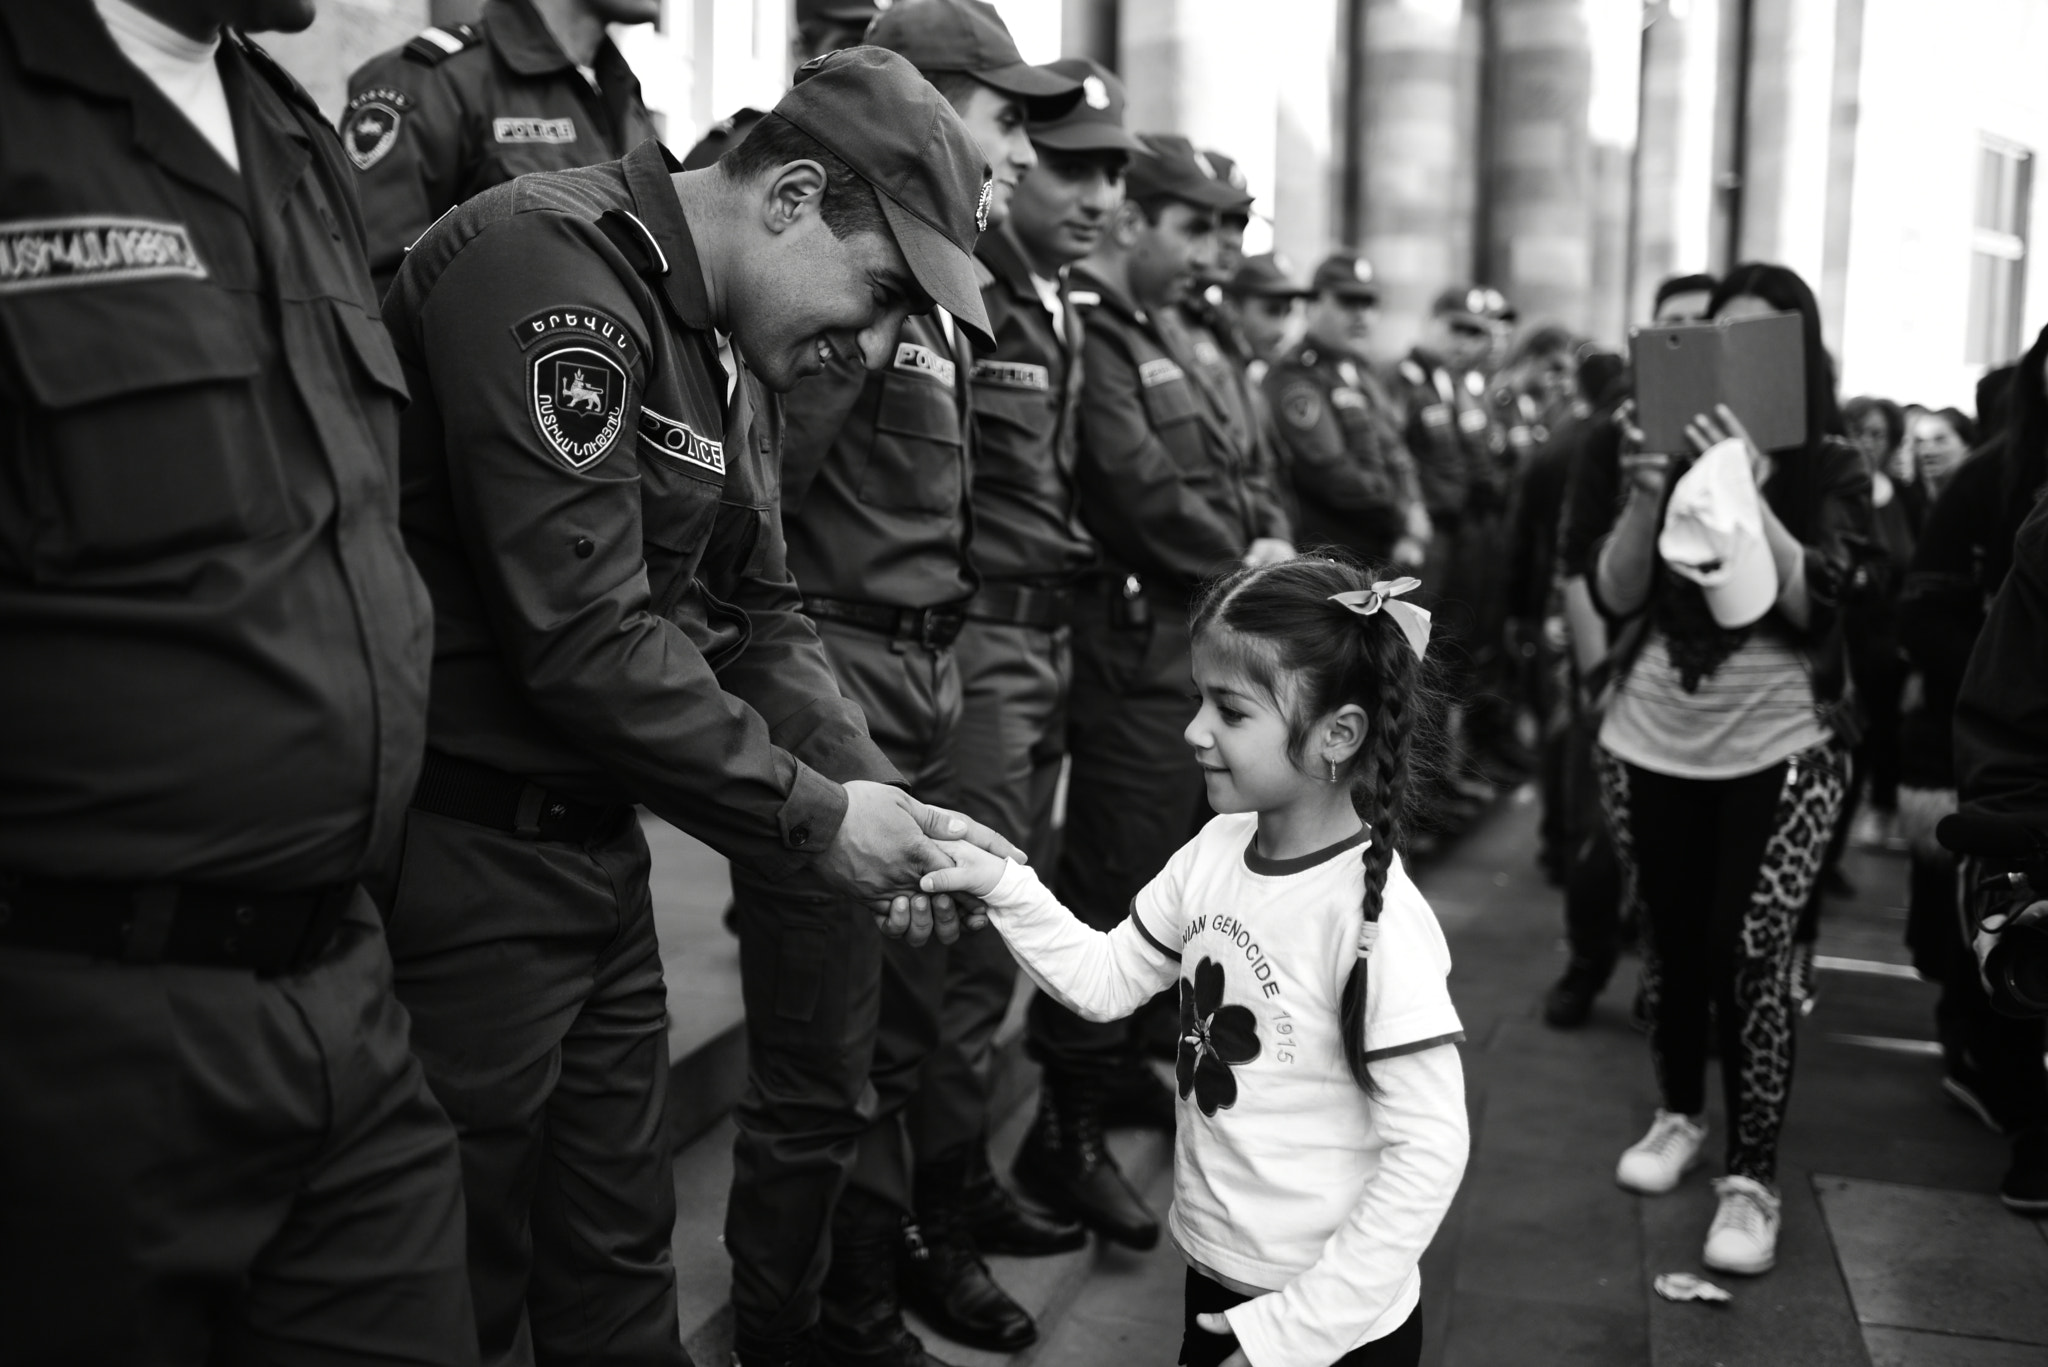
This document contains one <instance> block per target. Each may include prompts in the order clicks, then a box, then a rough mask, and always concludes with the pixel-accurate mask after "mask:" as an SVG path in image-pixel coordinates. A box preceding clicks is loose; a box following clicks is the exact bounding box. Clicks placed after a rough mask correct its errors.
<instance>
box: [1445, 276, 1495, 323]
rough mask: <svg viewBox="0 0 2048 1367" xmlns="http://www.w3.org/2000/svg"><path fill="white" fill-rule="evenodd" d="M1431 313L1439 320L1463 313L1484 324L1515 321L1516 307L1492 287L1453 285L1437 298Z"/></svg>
mask: <svg viewBox="0 0 2048 1367" xmlns="http://www.w3.org/2000/svg"><path fill="white" fill-rule="evenodd" d="M1430 312H1432V313H1434V314H1435V315H1436V316H1437V317H1439V318H1442V317H1444V316H1446V315H1447V314H1454V313H1462V314H1466V315H1468V316H1469V317H1472V318H1476V319H1478V320H1479V321H1480V322H1482V323H1512V322H1514V321H1515V307H1514V305H1512V304H1510V303H1509V302H1508V297H1507V296H1506V295H1505V294H1502V293H1501V292H1500V291H1499V290H1497V289H1495V288H1493V287H1492V286H1491V285H1453V286H1451V287H1450V288H1449V289H1447V290H1445V291H1444V292H1443V293H1442V294H1439V295H1438V296H1437V297H1436V305H1435V307H1434V308H1432V309H1431V310H1430Z"/></svg>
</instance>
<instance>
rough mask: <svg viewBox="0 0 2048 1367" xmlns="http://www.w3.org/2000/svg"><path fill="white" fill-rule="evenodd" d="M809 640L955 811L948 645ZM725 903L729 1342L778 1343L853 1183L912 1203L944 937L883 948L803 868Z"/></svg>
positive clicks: (804, 1306)
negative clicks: (735, 932)
mask: <svg viewBox="0 0 2048 1367" xmlns="http://www.w3.org/2000/svg"><path fill="white" fill-rule="evenodd" d="M818 634H819V636H820V637H821V638H823V640H824V642H825V650H826V654H827V655H829V656H830V657H831V660H832V668H833V672H834V673H835V674H836V675H837V676H838V679H839V686H840V688H841V689H842V690H843V691H844V692H845V693H846V695H847V696H848V697H849V698H852V699H853V700H854V701H855V702H857V703H859V704H860V705H861V708H862V710H863V711H864V712H865V713H866V714H867V722H868V733H869V734H870V735H871V736H872V737H873V738H874V740H875V743H876V745H878V746H880V747H881V749H882V752H883V753H884V754H886V755H887V756H888V757H889V759H890V762H891V763H893V764H894V765H895V766H896V768H897V771H898V772H899V773H901V774H902V775H903V777H904V778H905V779H906V780H907V781H908V782H909V784H910V790H911V791H912V792H913V793H915V794H916V795H917V796H918V797H919V798H921V799H924V800H925V801H928V802H935V803H939V804H941V805H952V803H953V801H954V789H953V732H954V729H955V728H956V727H957V726H958V724H959V718H960V676H959V671H958V668H957V664H956V661H955V659H954V657H953V653H952V651H950V650H941V651H932V650H927V649H925V648H924V647H923V646H919V645H916V644H914V643H909V642H902V641H891V640H890V639H889V638H887V637H884V636H882V635H880V634H879V633H875V632H868V631H863V630H861V629H859V628H858V627H845V626H840V625H839V624H837V623H833V622H821V623H819V624H818ZM733 895H734V901H735V902H736V904H737V905H738V907H739V915H738V924H739V932H740V987H741V995H742V998H743V1000H744V1002H745V1005H746V1012H747V1086H746V1090H745V1091H744V1092H743V1093H742V1094H741V1097H740V1102H739V1106H738V1108H737V1109H736V1110H735V1112H734V1120H735V1122H736V1123H737V1126H738V1130H739V1133H738V1135H737V1137H736V1138H735V1140H734V1142H733V1179H732V1196H731V1200H730V1202H729V1204H728V1205H727V1208H726V1219H725V1243H726V1250H727V1252H729V1253H730V1254H731V1255H732V1260H733V1294H732V1300H733V1312H734V1315H735V1317H736V1319H737V1326H738V1332H739V1334H740V1335H741V1337H742V1338H743V1339H744V1340H746V1341H748V1342H775V1341H780V1340H786V1339H792V1338H796V1337H799V1336H801V1335H803V1334H805V1333H807V1332H808V1331H809V1330H810V1329H811V1327H812V1326H813V1325H815V1324H816V1323H817V1319H818V1291H819V1287H820V1286H821V1285H822V1284H823V1282H824V1278H825V1270H826V1268H827V1267H828V1266H829V1265H830V1263H831V1248H832V1244H831V1228H832V1214H833V1210H834V1208H835V1207H836V1206H837V1205H838V1201H839V1196H840V1193H841V1192H842V1191H843V1190H844V1189H845V1187H846V1186H847V1184H848V1183H849V1182H851V1183H852V1184H854V1185H856V1186H858V1187H860V1188H862V1189H863V1190H865V1191H868V1192H871V1193H873V1194H874V1195H875V1196H877V1197H879V1198H880V1199H881V1200H883V1201H885V1202H887V1203H889V1204H891V1205H895V1206H898V1207H906V1208H907V1207H908V1205H909V1203H910V1159H909V1153H908V1140H907V1137H906V1135H905V1130H904V1123H905V1114H906V1111H907V1108H908V1107H909V1104H910V1101H911V1099H912V1098H913V1097H914V1096H916V1095H917V1092H918V1089H919V1084H920V1081H921V1077H922V1073H923V1069H924V1066H925V1061H926V1060H927V1059H928V1058H929V1057H930V1055H931V1052H932V1049H933V1046H934V1045H935V1044H936V1043H937V1041H938V1038H939V1014H938V1013H939V1002H940V999H941V997H942V995H943V991H944V985H945V981H946V971H947V963H948V958H949V954H948V949H947V947H946V946H944V945H941V944H939V943H938V941H936V940H933V941H931V942H929V943H927V944H925V945H923V946H921V947H919V948H915V949H913V948H912V947H910V946H909V945H907V944H904V943H903V942H901V941H896V940H886V939H884V938H883V937H882V936H881V935H880V934H878V933H877V932H876V930H875V926H874V919H873V917H872V915H871V914H870V912H869V910H868V908H866V907H865V906H862V905H859V904H858V903H855V902H852V901H849V900H846V899H845V898H842V897H839V896H837V895H836V894H833V893H831V892H828V891H826V890H824V889H823V888H821V887H819V886H817V885H816V884H812V883H808V882H806V880H804V878H803V877H802V875H798V876H797V877H796V878H793V879H791V880H790V881H789V882H787V883H784V884H766V883H762V882H760V881H759V880H755V879H751V878H749V877H748V876H747V875H746V873H745V872H744V870H740V869H735V870H734V880H733ZM979 938H980V937H976V939H977V940H978V939H979ZM990 938H993V936H992V934H991V937H990ZM975 947H976V948H980V947H981V946H979V945H978V944H977V945H976V946H975Z"/></svg>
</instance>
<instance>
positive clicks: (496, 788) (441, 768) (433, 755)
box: [412, 750, 631, 841]
mask: <svg viewBox="0 0 2048 1367" xmlns="http://www.w3.org/2000/svg"><path fill="white" fill-rule="evenodd" d="M412 805H413V806H415V807H417V808H419V809H420V810H421V811H423V812H432V813H433V814H434V815H436V816H448V817H453V818H455V819H456V820H457V821H467V822H470V823H472V824H474V825H478V826H489V827H490V828H491V829H493V830H499V831H510V832H512V833H513V834H514V835H520V836H524V837H526V838H527V839H528V840H564V841H584V840H594V839H596V838H597V837H599V836H603V835H610V834H612V833H613V832H615V831H617V830H618V829H619V826H620V823H621V821H622V820H623V818H624V817H625V815H626V813H627V812H628V811H630V810H631V808H630V807H628V806H625V805H623V804H620V803H611V802H585V801H583V800H582V799H580V798H573V797H567V796H565V795H563V794H561V793H555V792H550V791H548V790H547V789H546V788H543V787H541V786H540V785H539V784H538V783H530V782H528V781H527V780H526V779H523V778H520V777H518V776H517V775H514V774H506V773H501V772H499V771H498V770H496V769H493V768H491V767H490V766H489V765H484V764H477V763H474V762H472V761H470V760H466V759H457V758H455V757H454V756H453V755H444V754H442V753H441V752H440V751H438V750H429V751H427V754H426V760H425V762H424V763H423V764H421V765H420V784H419V787H417V788H415V789H413V794H412Z"/></svg>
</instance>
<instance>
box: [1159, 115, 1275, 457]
mask: <svg viewBox="0 0 2048 1367" xmlns="http://www.w3.org/2000/svg"><path fill="white" fill-rule="evenodd" d="M1189 151H1190V152H1191V153H1192V155H1193V156H1194V158H1195V164H1196V165H1198V166H1200V167H1201V168H1202V170H1203V172H1204V173H1205V174H1207V175H1208V176H1209V177H1210V179H1212V180H1214V181H1215V182H1216V183H1217V185H1218V186H1219V187H1220V191H1221V192H1222V193H1226V194H1228V196H1229V198H1228V199H1226V200H1225V201H1224V203H1223V206H1222V208H1221V209H1219V210H1218V211H1217V215H1216V249H1215V251H1214V252H1212V253H1210V254H1209V255H1208V256H1207V257H1205V258H1204V259H1203V261H1202V263H1201V265H1200V267H1199V268H1198V274H1197V276H1196V281H1195V287H1194V288H1192V289H1189V290H1187V291H1185V292H1184V293H1183V295H1182V296H1181V300H1180V306H1179V307H1178V308H1177V309H1175V310H1173V311H1172V313H1170V314H1169V315H1167V317H1166V320H1165V322H1164V323H1163V325H1162V326H1163V327H1164V329H1165V331H1166V334H1167V339H1168V341H1169V343H1171V344H1172V345H1173V346H1174V347H1175V349H1176V350H1178V351H1179V352H1180V353H1181V354H1182V355H1183V357H1184V358H1186V360H1188V361H1190V362H1192V365H1191V367H1190V369H1191V371H1192V373H1193V375H1194V378H1195V383H1196V387H1197V388H1198V389H1199V390H1200V391H1201V392H1202V393H1203V395H1204V397H1206V398H1207V399H1208V401H1209V403H1210V405H1211V406H1212V407H1213V408H1214V409H1215V412H1216V417H1217V419H1218V420H1219V421H1220V422H1222V423H1223V424H1224V425H1225V427H1226V428H1227V429H1228V430H1229V431H1230V433H1231V438H1232V440H1233V441H1235V442H1236V443H1237V444H1238V445H1240V446H1243V447H1246V448H1248V449H1252V450H1253V451H1254V452H1255V453H1256V458H1257V459H1259V460H1267V459H1269V458H1270V455H1271V452H1270V449H1269V443H1268V440H1267V435H1266V433H1265V431H1264V424H1263V423H1262V421H1261V419H1262V416H1263V414H1262V410H1261V409H1260V407H1259V406H1258V404H1257V401H1256V400H1255V399H1254V398H1253V396H1252V389H1251V385H1250V382H1249V381H1248V379H1247V378H1246V376H1245V374H1244V369H1245V366H1246V364H1247V363H1248V362H1249V361H1250V360H1251V352H1250V349H1249V348H1248V347H1247V346H1246V345H1245V343H1244V340H1243V338H1242V337H1240V336H1239V335H1238V332H1237V329H1236V327H1235V326H1234V325H1233V324H1232V322H1231V320H1230V316H1229V314H1228V313H1227V312H1226V311H1225V309H1224V307H1223V298H1224V286H1225V285H1227V284H1228V283H1229V281H1230V277H1231V276H1233V275H1235V274H1236V273H1237V268H1238V267H1239V266H1240V265H1242V264H1243V263H1244V234H1245V229H1246V227H1247V226H1249V224H1250V223H1251V211H1252V194H1251V191H1250V190H1249V189H1247V188H1246V186H1245V178H1244V172H1243V171H1240V170H1239V169H1238V167H1237V163H1236V162H1234V161H1232V160H1231V159H1230V158H1229V157H1226V156H1224V155H1223V154H1222V153H1221V152H1196V151H1194V150H1193V149H1192V148H1190V149H1189Z"/></svg>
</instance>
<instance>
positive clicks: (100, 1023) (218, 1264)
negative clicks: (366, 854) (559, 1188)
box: [0, 897, 477, 1367]
mask: <svg viewBox="0 0 2048 1367" xmlns="http://www.w3.org/2000/svg"><path fill="white" fill-rule="evenodd" d="M462 1220H463V1215H462V1186H461V1177H460V1172H459V1166H458V1159H457V1156H456V1146H455V1132H454V1130H453V1129H452V1128H451V1127H450V1126H449V1124H448V1120H447V1117H446V1116H445V1115H444V1114H443V1113H442V1110H441V1107H440V1106H439V1105H437V1104H436V1103H435V1100H434V1097H433V1096H432V1094H431V1093H429V1092H428V1090H427V1086H426V1080H425V1078H424V1077H423V1076H422V1074H421V1072H420V1065H419V1063H418V1062H417V1061H416V1060H415V1059H414V1058H413V1056H412V1055H411V1054H410V1053H409V1052H408V1051H407V1048H406V1016H405V1011H404V1009H403V1008H401V1007H400V1006H399V1004H398V1002H397V1000H396V998H394V997H393V996H392V992H391V960H390V957H389V956H388V954H387V953H386V950H385V944H384V935H383V932H382V930H381V929H380V928H379V926H378V924H377V917H376V913H375V911H374V910H373V908H372V907H371V905H370V902H369V899H368V898H367V897H363V898H360V899H359V901H358V904H357V905H356V906H355V907H354V908H353V909H352V910H351V911H350V913H349V915H348V917H347V919H346V920H345V921H344V922H343V923H342V926H341V929H340V931H339V933H338V934H337V936H336V940H335V944H334V947H333V949H332V950H331V951H330V952H329V953H328V955H327V957H326V958H324V959H322V960H321V962H319V963H318V964H316V965H314V966H313V967H312V968H309V969H307V970H306V971H304V972H302V973H298V974H293V975H291V976H287V977H277V978H258V977H256V976H255V975H254V974H252V973H248V972H244V971H241V970H237V969H222V968H187V967H180V966H174V965H162V964H159V965H147V966H144V965H130V964H117V963H111V962H106V961H102V960H92V959H86V958H83V957H80V956H77V955H70V954H59V953H53V952H44V951H40V950H16V949H0V1268H4V1269H5V1273H4V1275H0V1362H4V1363H10V1364H12V1363H22V1364H28V1363H38V1364H40V1363H57V1362H75V1363H93V1364H99V1363H142V1362H147V1363H193V1364H197V1363H240V1362H248V1363H256V1362H261V1363H284V1364H298V1363H305V1364H313V1363H320V1364H331V1363H338V1362H350V1363H372V1362H382V1363H410V1364H422V1367H424V1365H425V1364H437V1365H438V1364H468V1363H474V1362H475V1361H476V1360H477V1351H476V1333H475V1329H474V1326H473V1323H472V1321H471V1317H470V1304H469V1289H468V1283H467V1280H466V1279H465V1277H464V1275H463V1247H462V1244H463V1235H462Z"/></svg>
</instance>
